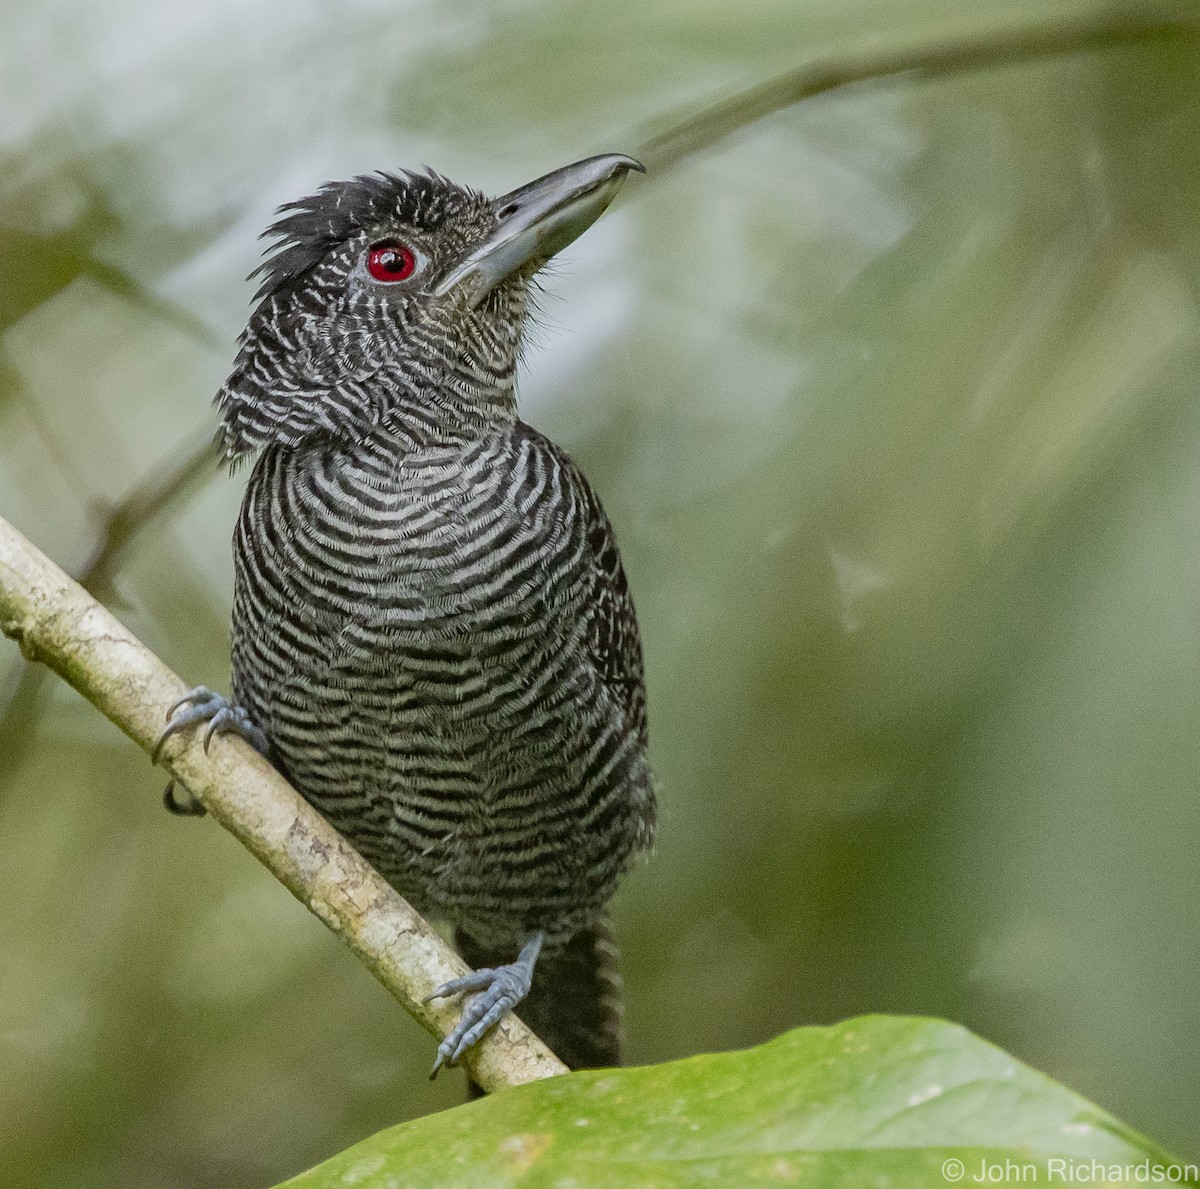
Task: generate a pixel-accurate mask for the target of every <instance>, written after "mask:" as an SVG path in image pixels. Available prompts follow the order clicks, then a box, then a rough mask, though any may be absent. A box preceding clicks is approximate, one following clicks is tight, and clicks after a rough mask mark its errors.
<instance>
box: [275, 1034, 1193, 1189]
mask: <svg viewBox="0 0 1200 1189" xmlns="http://www.w3.org/2000/svg"><path fill="white" fill-rule="evenodd" d="M977 1178H978V1179H977ZM1180 1179H1182V1180H1183V1182H1184V1183H1186V1184H1195V1183H1197V1182H1198V1180H1200V1178H1198V1176H1197V1168H1196V1166H1195V1165H1179V1164H1172V1163H1171V1158H1170V1157H1169V1156H1167V1155H1166V1154H1165V1153H1163V1152H1162V1151H1160V1150H1159V1149H1157V1148H1156V1147H1155V1146H1153V1145H1151V1144H1149V1143H1148V1142H1147V1141H1146V1140H1144V1139H1142V1138H1141V1137H1140V1136H1138V1135H1136V1134H1135V1133H1134V1132H1132V1131H1130V1130H1129V1129H1128V1128H1126V1127H1124V1126H1122V1125H1121V1124H1120V1123H1118V1122H1117V1121H1116V1120H1115V1119H1113V1118H1112V1117H1111V1116H1110V1115H1108V1114H1106V1113H1105V1112H1104V1111H1102V1110H1100V1109H1099V1108H1098V1107H1096V1106H1093V1105H1092V1104H1091V1103H1089V1102H1087V1101H1086V1100H1085V1099H1083V1098H1080V1097H1079V1096H1078V1095H1077V1094H1073V1093H1072V1092H1071V1091H1069V1090H1067V1089H1064V1088H1063V1087H1062V1086H1059V1085H1057V1084H1056V1083H1054V1082H1052V1081H1050V1079H1049V1078H1046V1077H1044V1076H1043V1075H1042V1074H1040V1073H1037V1072H1035V1071H1034V1070H1032V1069H1029V1068H1028V1067H1027V1066H1024V1065H1022V1064H1021V1063H1020V1062H1018V1061H1016V1060H1014V1059H1013V1058H1012V1057H1010V1056H1008V1055H1007V1054H1006V1053H1004V1052H1001V1051H1000V1050H999V1049H997V1048H995V1047H994V1046H992V1045H989V1044H987V1043H986V1042H984V1041H982V1040H979V1039H978V1038H977V1037H975V1036H972V1035H971V1034H970V1033H969V1032H967V1031H966V1029H964V1028H961V1027H959V1026H957V1025H953V1024H947V1023H944V1022H942V1021H939V1020H924V1019H911V1018H904V1017H894V1016H867V1017H864V1018H862V1019H857V1020H850V1021H848V1022H846V1023H843V1024H837V1025H835V1026H833V1027H829V1028H799V1029H797V1030H796V1031H794V1032H789V1033H787V1034H786V1035H784V1036H781V1037H780V1038H779V1039H777V1040H774V1041H771V1042H770V1043H769V1044H765V1045H762V1046H760V1047H759V1048H756V1049H750V1050H748V1051H745V1052H738V1053H717V1054H712V1055H707V1056H701V1057H692V1058H689V1059H688V1060H685V1061H676V1062H672V1063H671V1064H668V1065H657V1066H648V1067H646V1068H642V1069H626V1070H616V1071H607V1070H601V1071H597V1072H590V1073H579V1074H573V1075H571V1076H570V1077H563V1078H555V1079H553V1080H551V1081H545V1082H538V1083H536V1084H533V1085H529V1086H522V1087H520V1088H519V1089H516V1090H509V1091H506V1092H504V1093H502V1094H498V1095H496V1096H494V1097H492V1098H489V1099H486V1100H483V1101H480V1102H477V1103H473V1104H471V1105H468V1106H462V1107H459V1108H457V1109H455V1110H450V1111H445V1112H443V1113H442V1114H438V1115H432V1116H429V1117H428V1118H424V1119H417V1120H414V1121H413V1122H410V1123H404V1124H401V1125H400V1126H398V1127H393V1128H390V1129H389V1130H387V1131H383V1132H380V1133H379V1134H378V1135H376V1136H373V1137H372V1138H371V1139H368V1140H364V1141H363V1142H362V1143H360V1144H356V1145H355V1146H354V1147H352V1148H350V1149H348V1150H347V1151H345V1152H342V1153H341V1154H340V1155H338V1156H335V1157H334V1158H333V1159H332V1160H328V1161H326V1162H325V1163H324V1164H321V1165H319V1166H318V1167H317V1168H314V1169H312V1170H311V1171H309V1172H307V1173H305V1174H303V1175H302V1176H299V1177H297V1178H295V1179H294V1180H291V1181H288V1182H287V1185H288V1186H289V1187H290V1189H331V1187H333V1186H345V1185H355V1186H359V1187H361V1189H384V1187H385V1186H386V1187H392V1186H394V1187H396V1189H399V1187H401V1186H403V1187H405V1189H420V1187H421V1186H438V1187H439V1189H448V1187H453V1186H471V1187H472V1189H478V1187H480V1186H487V1187H489V1189H490V1187H491V1186H507V1185H556V1186H558V1185H561V1186H575V1187H582V1186H604V1187H610V1186H611V1187H620V1186H637V1187H638V1189H647V1187H657V1186H664V1187H665V1186H677V1185H678V1186H684V1185H687V1186H692V1185H700V1184H707V1185H721V1186H726V1185H730V1186H736V1185H751V1184H792V1183H797V1184H803V1185H805V1186H810V1187H815V1186H831V1185H839V1186H843V1185H844V1186H855V1187H858V1186H888V1187H890V1189H900V1187H902V1186H910V1185H927V1186H938V1187H940V1189H945V1186H946V1185H948V1184H953V1183H956V1182H957V1183H962V1184H964V1185H967V1186H972V1185H976V1184H986V1183H1003V1184H1041V1185H1045V1184H1063V1185H1070V1184H1072V1183H1075V1184H1079V1183H1090V1184H1096V1183H1104V1182H1106V1181H1109V1182H1114V1183H1117V1184H1137V1183H1147V1182H1149V1183H1155V1182H1158V1183H1170V1182H1178V1181H1179V1180H1180Z"/></svg>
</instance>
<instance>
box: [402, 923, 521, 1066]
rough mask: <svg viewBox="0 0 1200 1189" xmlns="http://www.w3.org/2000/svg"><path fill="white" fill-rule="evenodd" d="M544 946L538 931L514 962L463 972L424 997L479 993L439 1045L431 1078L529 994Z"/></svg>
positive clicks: (456, 1058) (443, 997) (444, 997)
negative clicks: (536, 965)
mask: <svg viewBox="0 0 1200 1189" xmlns="http://www.w3.org/2000/svg"><path fill="white" fill-rule="evenodd" d="M541 946H542V937H541V934H540V933H539V934H536V935H535V936H534V937H533V939H532V940H531V941H529V942H527V943H526V945H525V948H524V949H522V951H521V956H520V957H519V958H518V959H517V960H516V961H515V962H512V963H510V964H509V965H507V966H497V967H495V968H492V967H485V968H484V969H482V970H474V971H472V972H471V973H470V974H464V975H463V976H462V977H461V978H452V979H451V980H450V981H449V982H448V983H443V984H442V985H441V986H440V987H438V989H437V990H436V991H434V993H433V994H432V995H427V996H426V997H425V1002H426V1003H428V1002H430V1000H432V999H447V998H449V997H450V996H453V995H464V994H467V993H468V992H471V991H478V992H479V994H478V995H476V996H475V998H474V999H472V1000H471V1002H470V1003H469V1004H467V1006H466V1007H465V1008H464V1009H463V1014H462V1019H460V1020H459V1021H458V1024H457V1025H456V1026H455V1028H454V1030H453V1031H452V1032H451V1033H450V1035H449V1036H447V1037H446V1039H445V1040H443V1041H442V1043H441V1044H440V1045H438V1051H437V1059H436V1060H435V1061H434V1063H433V1069H431V1070H430V1071H429V1076H430V1078H435V1077H437V1074H438V1070H439V1069H441V1068H442V1067H443V1066H445V1065H454V1064H455V1063H456V1062H457V1061H458V1059H459V1058H460V1057H461V1056H462V1055H463V1053H465V1052H466V1051H467V1050H468V1049H469V1048H471V1047H472V1046H473V1045H476V1044H478V1043H479V1042H480V1041H481V1040H482V1039H483V1038H484V1036H486V1035H487V1033H488V1032H489V1031H490V1030H491V1029H492V1028H494V1027H495V1026H496V1025H497V1024H499V1023H500V1021H501V1020H502V1019H504V1017H505V1016H506V1015H508V1013H509V1012H511V1011H512V1010H513V1008H514V1007H516V1006H517V1004H518V1003H520V1002H521V1000H522V999H524V998H525V996H526V995H528V994H529V988H530V986H531V985H532V983H533V967H534V963H535V962H536V961H537V955H538V951H539V950H540V949H541Z"/></svg>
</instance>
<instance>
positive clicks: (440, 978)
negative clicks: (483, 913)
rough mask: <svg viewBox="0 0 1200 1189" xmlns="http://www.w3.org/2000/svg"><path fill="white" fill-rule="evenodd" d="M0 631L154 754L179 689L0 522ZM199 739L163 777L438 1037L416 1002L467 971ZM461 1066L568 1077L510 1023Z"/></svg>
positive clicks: (382, 887) (315, 828) (365, 875)
mask: <svg viewBox="0 0 1200 1189" xmlns="http://www.w3.org/2000/svg"><path fill="white" fill-rule="evenodd" d="M0 631H2V632H3V633H4V635H6V636H11V637H12V638H13V639H14V640H16V641H17V642H18V643H19V644H20V646H21V651H22V653H23V654H24V656H25V658H26V660H29V661H41V662H42V663H43V664H45V665H48V666H49V667H50V668H51V669H53V670H54V671H55V672H56V673H57V674H58V675H59V676H60V677H62V678H63V679H64V680H65V681H67V682H68V683H69V684H70V685H72V686H74V687H75V689H77V690H78V691H79V692H80V693H81V694H83V696H84V697H85V698H87V700H88V701H89V702H91V703H92V705H93V706H95V707H96V708H97V709H98V710H99V711H100V712H101V713H102V714H104V715H105V716H106V717H107V718H109V719H111V720H112V721H113V722H114V723H115V724H116V725H117V726H118V727H120V728H121V730H122V731H124V732H125V733H126V734H127V735H128V736H129V737H130V738H131V739H133V741H134V742H135V743H137V744H138V745H139V746H140V747H142V748H143V749H145V750H146V751H150V750H151V749H152V748H153V746H154V743H155V740H156V738H157V735H158V733H159V731H160V730H161V728H162V725H163V723H164V722H165V721H166V716H167V711H168V708H169V707H170V706H171V705H172V704H173V703H174V702H175V701H176V700H177V699H178V698H179V697H180V696H181V695H182V694H183V693H185V692H186V689H185V686H184V683H183V682H182V680H180V678H179V677H177V676H176V675H175V674H174V673H173V672H171V670H170V669H168V668H167V666H166V665H164V664H163V663H162V661H160V660H159V659H158V657H157V656H155V655H154V653H152V652H151V651H150V650H149V649H148V648H146V646H145V645H144V644H142V643H141V642H140V641H139V640H138V639H137V638H136V637H135V636H134V635H133V634H132V633H131V632H130V631H129V630H128V628H126V627H125V626H124V625H123V624H122V623H120V622H119V621H118V620H117V619H115V618H114V617H113V616H112V615H111V614H110V613H109V612H108V611H107V610H106V609H105V608H104V607H102V606H101V605H100V604H99V603H98V602H96V600H95V599H94V598H92V596H91V595H89V594H88V593H87V591H85V590H84V589H83V587H82V586H80V585H79V584H78V583H77V582H75V581H73V580H72V579H71V578H69V577H68V576H67V575H66V574H64V573H63V571H62V570H60V569H59V568H58V567H57V566H56V565H55V564H54V563H53V562H52V561H50V559H49V558H47V557H46V556H45V555H44V554H42V553H40V552H39V551H38V550H37V549H36V548H34V546H33V545H31V544H30V543H29V541H27V540H26V539H25V538H24V537H23V536H22V535H21V534H20V533H19V532H17V530H16V529H15V528H13V527H12V525H10V524H9V523H8V522H7V521H5V520H3V519H0ZM199 735H200V732H191V733H189V734H188V735H187V738H186V741H185V740H184V739H182V738H181V739H175V738H172V739H170V740H168V742H167V745H166V748H165V749H164V750H165V765H166V767H167V768H168V769H169V770H170V772H171V774H172V776H174V778H175V779H176V780H178V781H180V782H181V783H182V784H184V785H185V786H186V787H187V788H188V789H189V790H190V791H191V793H192V794H193V795H194V796H195V797H196V798H197V799H198V800H199V801H200V802H201V803H202V804H203V805H204V807H205V808H206V809H207V810H208V811H209V813H210V814H211V815H212V817H213V818H215V819H216V821H218V822H220V824H221V825H223V826H224V827H225V828H226V829H227V830H229V831H230V833H232V834H233V835H234V836H235V837H236V838H237V839H238V840H239V841H240V842H241V843H242V844H243V845H245V846H246V847H247V848H248V849H249V850H250V851H251V852H252V853H253V854H254V855H255V856H256V857H257V858H258V859H259V860H260V861H261V862H262V863H263V864H264V865H265V866H266V867H267V868H268V869H269V870H270V871H271V873H272V874H273V875H274V876H275V877H276V878H277V879H278V880H279V881H280V882H281V883H283V884H284V886H285V887H287V889H288V890H289V891H290V892H291V893H292V894H293V895H294V896H295V897H296V898H297V899H298V900H300V901H301V902H302V903H303V904H304V905H306V906H307V907H308V908H309V909H310V910H311V911H312V912H313V913H315V914H316V915H317V916H318V917H320V918H321V920H322V921H324V922H325V924H326V925H328V926H329V927H330V928H331V929H332V930H333V931H334V932H335V933H337V934H338V935H339V936H340V937H341V938H342V940H343V941H345V942H346V944H347V945H348V946H349V947H350V948H351V949H352V950H353V951H354V953H355V954H356V955H357V956H358V958H359V959H360V960H361V961H362V962H363V964H364V965H365V966H366V967H367V969H368V970H370V971H371V973H372V974H374V975H375V977H376V978H377V979H379V981H380V982H381V983H383V985H384V986H385V987H387V989H388V990H389V991H391V993H392V994H393V995H394V996H395V997H396V998H397V999H398V1000H399V1001H400V1003H401V1004H402V1005H403V1007H404V1008H405V1010H406V1011H408V1013H409V1014H410V1015H412V1016H413V1017H414V1018H415V1019H416V1020H417V1021H418V1022H419V1023H420V1024H422V1025H423V1026H424V1027H425V1028H427V1029H428V1030H429V1031H430V1032H431V1033H433V1035H435V1036H437V1037H439V1038H441V1037H443V1036H445V1035H446V1034H447V1033H448V1032H449V1030H450V1029H451V1028H452V1027H453V1026H454V1024H455V1023H456V1022H457V1019H458V1015H459V1006H458V1005H457V1004H456V1003H454V1002H453V1001H451V1002H444V1001H441V1000H437V1001H434V1002H433V1003H428V1004H427V1003H425V1002H423V1000H424V997H425V996H426V995H429V994H430V993H431V992H433V991H434V990H436V989H437V988H438V987H439V986H441V985H442V984H443V983H445V982H448V981H449V980H450V979H453V978H457V977H459V976H460V975H462V974H464V973H466V967H465V965H464V964H463V961H462V959H461V958H459V956H458V955H457V954H455V953H454V951H453V950H451V949H450V947H449V946H448V945H447V944H446V943H445V942H444V941H443V940H442V939H441V938H440V937H439V936H438V934H437V933H436V932H435V931H434V930H433V928H432V927H431V926H430V925H429V924H427V923H426V922H425V921H424V920H423V919H422V918H421V917H420V916H419V915H418V914H417V913H416V912H415V911H414V910H413V909H412V907H411V906H410V905H409V904H407V903H406V902H405V901H404V900H403V899H402V898H401V897H400V896H399V895H397V893H396V892H395V891H394V890H393V889H392V888H391V887H389V886H388V885H387V884H386V883H385V882H384V881H383V879H382V878H381V877H380V876H379V875H378V874H377V873H376V872H375V870H374V869H373V868H372V867H371V865H370V864H369V863H367V862H366V860H365V859H363V858H362V857H361V856H360V855H359V853H358V852H357V851H356V850H354V848H353V847H352V846H351V845H350V844H349V843H348V842H347V841H346V840H345V839H344V838H343V837H342V836H341V835H340V834H339V833H338V832H337V831H336V830H335V829H334V828H333V827H332V826H331V825H330V824H329V823H328V822H327V821H326V820H325V819H324V818H323V817H322V816H321V815H320V814H319V813H317V811H316V810H315V809H313V808H312V807H311V806H310V805H308V803H307V802H305V801H304V800H303V799H302V798H301V797H300V796H299V795H298V794H297V793H296V792H295V791H294V790H293V789H292V787H291V786H290V785H289V784H288V783H287V782H286V781H285V780H284V779H283V777H281V776H280V775H279V773H278V772H276V771H275V769H274V768H272V767H271V765H270V764H269V763H267V761H266V760H264V759H263V758H262V757H261V756H259V755H258V754H257V753H256V752H255V751H254V750H253V749H252V748H251V747H250V746H249V745H248V744H246V743H244V742H243V741H242V740H240V739H236V738H233V737H224V738H217V739H216V740H214V742H213V746H212V751H211V754H209V753H206V752H205V750H204V747H203V745H202V744H201V743H200V742H199ZM466 1064H467V1065H468V1067H469V1068H470V1071H471V1076H472V1077H473V1078H474V1079H475V1081H476V1082H478V1083H479V1085H481V1086H482V1087H483V1088H484V1089H485V1090H498V1089H501V1088H503V1087H506V1086H515V1085H519V1084H521V1083H523V1082H530V1081H535V1080H537V1079H538V1078H544V1077H553V1076H554V1075H556V1074H559V1073H565V1072H566V1067H565V1066H564V1065H563V1064H562V1063H561V1062H559V1061H558V1059H557V1058H556V1057H555V1056H554V1054H553V1053H551V1052H550V1050H549V1049H548V1048H546V1046H545V1045H544V1044H542V1042H541V1041H540V1040H538V1038H537V1037H536V1036H534V1035H533V1033H532V1032H530V1031H529V1029H528V1028H526V1027H525V1025H524V1024H522V1023H520V1021H518V1020H516V1019H514V1018H512V1017H509V1018H507V1019H505V1020H503V1021H501V1023H500V1024H499V1026H498V1027H497V1028H496V1029H495V1030H494V1031H493V1032H492V1033H491V1034H489V1036H488V1037H487V1038H485V1039H484V1040H483V1041H482V1042H481V1043H480V1044H479V1045H478V1047H477V1048H476V1049H474V1050H472V1052H471V1053H470V1055H469V1056H468V1058H467V1062H466Z"/></svg>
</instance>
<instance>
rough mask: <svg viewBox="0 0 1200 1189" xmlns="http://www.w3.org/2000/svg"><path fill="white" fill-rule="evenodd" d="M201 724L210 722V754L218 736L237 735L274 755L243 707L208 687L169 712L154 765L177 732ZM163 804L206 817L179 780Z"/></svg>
mask: <svg viewBox="0 0 1200 1189" xmlns="http://www.w3.org/2000/svg"><path fill="white" fill-rule="evenodd" d="M198 722H206V723H208V729H207V730H206V731H205V732H204V750H205V751H208V745H209V744H210V743H211V742H212V738H213V736H214V735H228V734H234V735H240V736H241V737H242V738H243V739H245V740H246V742H247V743H249V744H250V746H251V747H253V748H254V750H255V751H257V752H258V753H259V754H260V755H264V756H269V755H270V751H271V745H270V743H268V741H267V737H266V735H265V734H264V733H263V732H262V730H261V729H260V728H259V727H256V726H255V725H254V723H252V722H251V721H250V716H249V715H248V714H247V713H246V711H245V710H244V709H243V708H242V707H241V706H236V705H234V704H233V703H231V702H230V701H229V700H228V698H225V697H223V696H222V695H221V694H218V693H214V692H213V691H212V690H210V689H208V688H207V687H206V686H203V685H198V686H196V688H195V689H192V690H188V692H187V693H186V694H184V695H183V697H182V698H180V699H179V701H178V702H176V703H175V705H174V706H172V707H171V709H170V710H168V711H167V725H166V726H165V727H164V728H163V731H162V734H161V735H159V737H158V740H157V742H156V743H155V744H154V750H153V751H152V752H151V753H150V760H151V762H152V763H155V764H157V763H158V757H159V755H160V754H161V752H162V748H163V744H164V743H166V741H167V740H168V739H169V738H170V737H171V736H172V735H173V734H175V732H176V731H181V730H183V729H184V728H185V727H190V726H191V725H192V724H193V723H198ZM163 804H164V805H165V806H166V807H167V809H169V810H170V811H171V812H172V813H177V814H180V815H183V816H187V817H203V816H204V806H203V805H201V804H200V802H199V801H197V800H196V799H195V798H194V797H192V795H191V794H190V793H189V794H187V798H186V800H185V799H181V798H180V797H179V795H178V793H177V791H176V788H175V781H171V783H170V784H169V785H167V788H166V791H165V792H164V793H163Z"/></svg>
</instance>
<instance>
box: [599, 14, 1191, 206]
mask: <svg viewBox="0 0 1200 1189" xmlns="http://www.w3.org/2000/svg"><path fill="white" fill-rule="evenodd" d="M1198 34H1200V12H1198V11H1197V8H1196V5H1195V4H1194V3H1191V4H1187V5H1182V4H1170V5H1162V4H1155V5H1149V6H1146V7H1143V8H1142V9H1141V10H1140V11H1139V10H1123V11H1122V10H1115V11H1114V10H1110V11H1108V12H1103V13H1090V14H1080V15H1073V16H1069V17H1059V18H1057V19H1055V20H1050V21H1044V22H1040V23H1038V24H1029V25H1023V26H1021V27H1019V28H1015V29H992V30H988V31H984V32H981V33H975V34H970V35H967V36H962V37H955V38H951V39H948V40H945V41H934V42H927V43H924V44H921V45H915V46H903V47H900V48H896V49H887V50H881V51H879V52H877V53H862V54H859V55H857V56H856V55H854V54H853V53H849V54H844V55H842V54H839V55H837V56H835V57H829V58H825V59H817V60H815V61H811V62H806V63H805V64H804V65H803V66H798V67H796V68H795V69H794V70H788V71H786V72H785V73H783V74H780V75H776V77H775V78H772V79H768V80H767V81H766V82H763V83H759V84H758V85H757V86H754V87H750V88H749V89H748V90H745V91H740V92H738V93H737V94H736V95H731V96H730V97H729V98H727V99H722V100H719V101H717V102H716V103H708V104H705V105H703V106H701V107H700V108H699V109H698V110H695V111H694V112H693V113H692V114H691V115H689V116H683V115H681V113H680V112H678V111H676V112H673V113H671V114H670V115H668V116H666V117H664V118H662V119H659V120H655V121H654V123H653V124H652V125H651V127H650V128H649V129H648V130H646V131H644V132H643V133H642V134H641V135H635V136H633V137H631V138H628V139H627V140H626V141H625V142H624V143H623V144H622V146H621V147H622V149H623V150H624V151H626V152H632V153H633V154H634V156H636V157H637V158H638V160H639V161H641V162H642V164H643V165H645V166H646V169H647V177H648V179H649V180H650V181H654V180H655V179H658V178H662V177H663V176H664V175H665V174H666V173H667V172H668V171H669V170H671V169H673V168H674V167H675V166H677V165H679V164H680V163H681V162H683V161H684V160H685V159H687V158H688V157H692V156H694V155H695V154H697V153H700V152H703V151H704V150H705V149H709V148H711V147H712V146H713V145H715V144H717V143H718V142H720V141H722V140H724V139H725V138H726V137H728V136H730V135H732V134H733V133H734V132H737V131H739V130H740V129H742V128H745V127H746V126H747V125H749V124H753V123H755V122H756V121H758V120H761V119H763V117H765V116H769V115H772V114H773V113H775V112H777V111H781V110H782V109H783V108H786V107H791V106H792V105H793V104H796V103H799V102H800V101H801V100H803V99H811V98H813V97H814V96H817V95H824V94H827V93H828V92H830V91H835V90H839V89H841V88H843V87H849V86H854V85H857V84H861V83H866V82H877V81H879V80H881V79H888V78H895V77H896V76H898V75H914V76H916V77H919V78H944V77H946V76H948V75H953V74H962V73H964V72H965V71H968V70H983V69H986V68H989V67H993V66H1004V65H1011V64H1013V63H1016V62H1027V61H1031V60H1034V59H1037V58H1045V57H1050V56H1053V55H1055V54H1066V53H1079V52H1081V51H1084V50H1095V49H1105V48H1109V47H1112V46H1122V45H1129V44H1131V43H1136V42H1140V41H1147V40H1151V39H1160V38H1170V37H1192V38H1194V37H1196V36H1197V35H1198ZM654 128H659V129H661V131H657V132H656V131H654ZM629 144H634V145H636V146H637V147H636V148H634V149H632V150H631V149H629V147H628V146H629ZM639 189H640V187H639Z"/></svg>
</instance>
